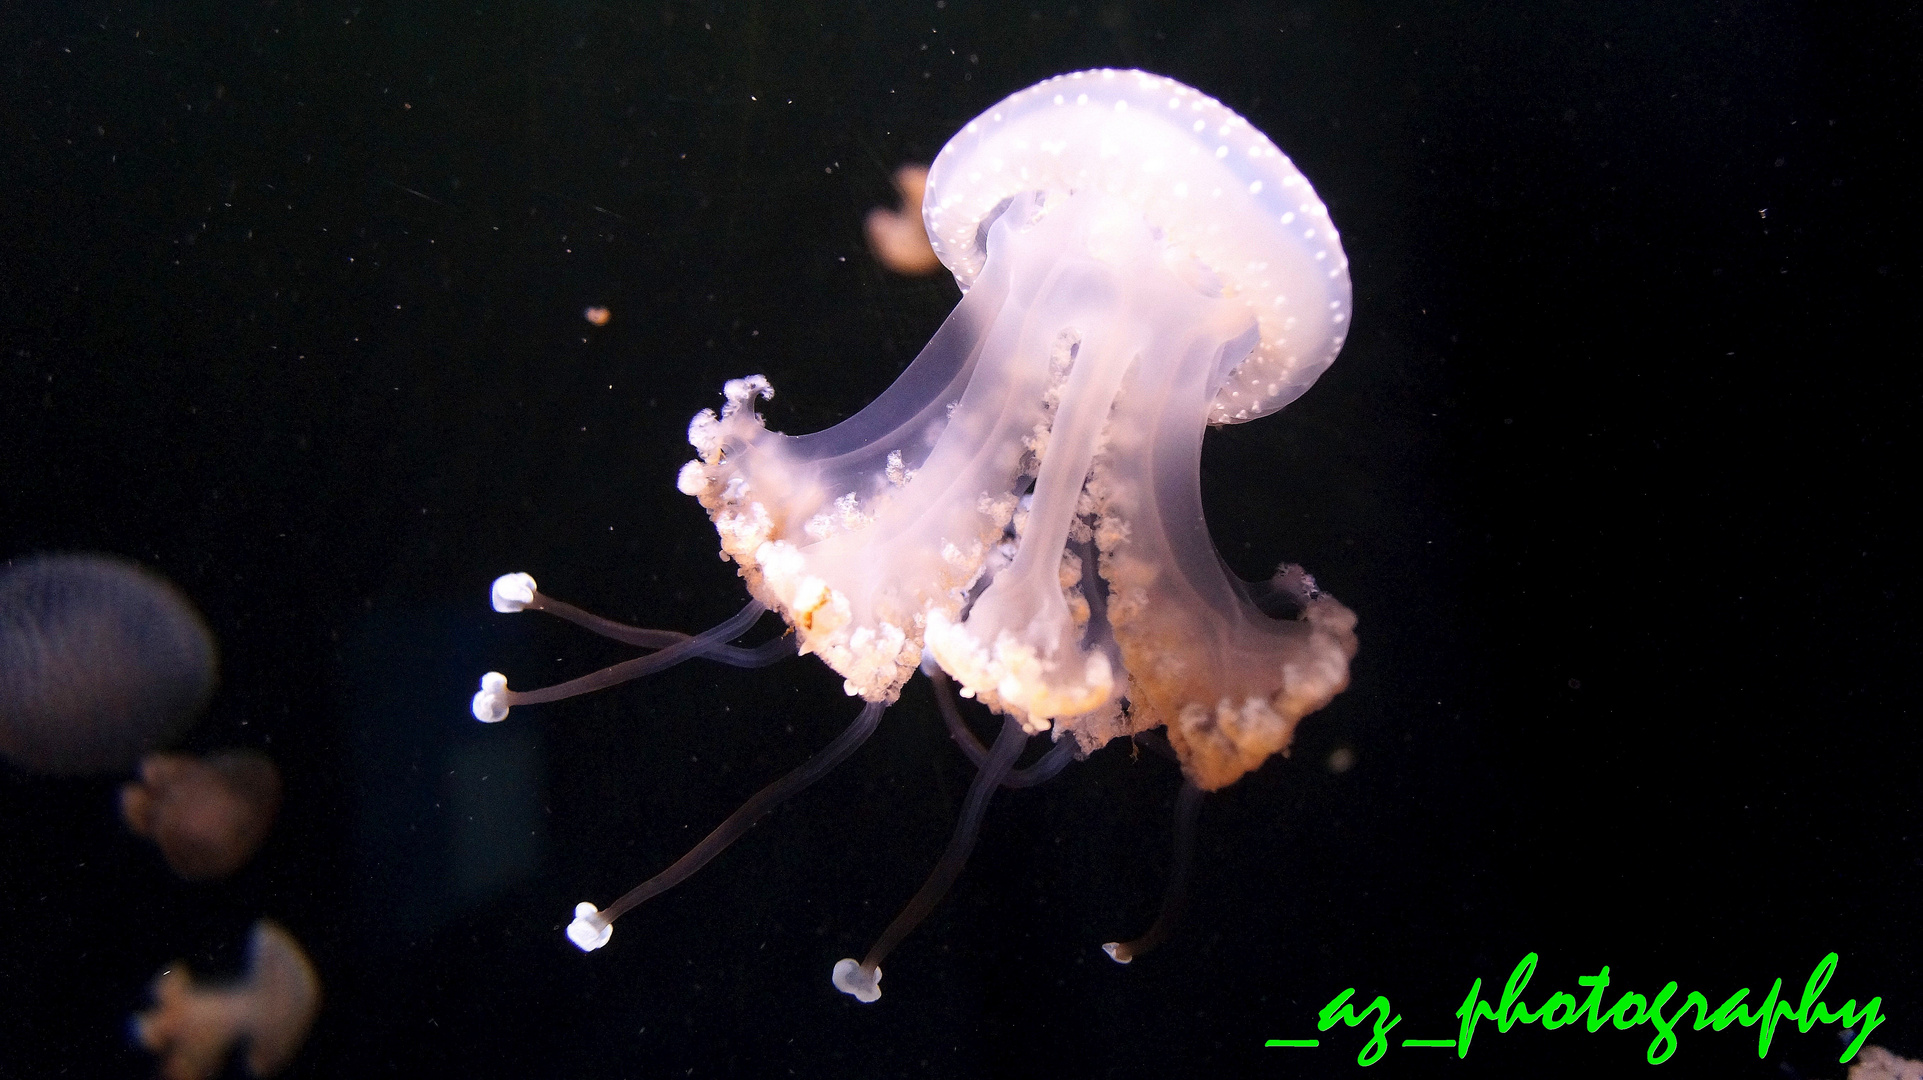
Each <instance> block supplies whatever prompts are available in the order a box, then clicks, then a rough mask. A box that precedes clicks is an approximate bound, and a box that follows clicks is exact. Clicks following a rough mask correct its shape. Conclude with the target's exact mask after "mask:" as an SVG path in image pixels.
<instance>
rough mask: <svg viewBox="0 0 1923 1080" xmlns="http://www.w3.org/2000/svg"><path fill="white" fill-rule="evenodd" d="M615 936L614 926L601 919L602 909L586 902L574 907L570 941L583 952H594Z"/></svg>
mask: <svg viewBox="0 0 1923 1080" xmlns="http://www.w3.org/2000/svg"><path fill="white" fill-rule="evenodd" d="M613 936H614V925H613V924H612V923H610V922H608V921H607V920H606V919H603V918H602V917H601V909H600V908H597V907H595V906H594V905H593V904H590V903H588V902H587V901H586V900H583V901H581V902H580V903H578V904H576V905H574V921H573V922H571V923H569V924H568V940H569V941H572V942H574V947H575V948H577V949H580V950H581V951H582V952H593V951H594V950H596V949H598V948H600V947H601V946H603V945H606V944H607V943H608V939H609V938H610V937H613Z"/></svg>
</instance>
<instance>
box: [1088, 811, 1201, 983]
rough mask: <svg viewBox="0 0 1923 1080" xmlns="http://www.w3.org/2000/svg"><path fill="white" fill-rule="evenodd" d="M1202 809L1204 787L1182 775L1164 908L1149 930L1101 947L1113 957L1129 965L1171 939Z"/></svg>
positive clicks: (1184, 894)
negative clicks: (1197, 820) (1173, 848)
mask: <svg viewBox="0 0 1923 1080" xmlns="http://www.w3.org/2000/svg"><path fill="white" fill-rule="evenodd" d="M1201 810H1202V789H1201V788H1199V787H1196V786H1195V781H1193V780H1190V779H1188V778H1187V777H1183V778H1182V790H1181V792H1180V793H1179V794H1177V795H1176V796H1175V858H1174V860H1173V862H1172V865H1171V866H1170V867H1169V880H1168V891H1167V892H1165V893H1163V894H1162V910H1161V912H1160V913H1159V914H1157V915H1156V916H1155V922H1154V923H1153V924H1151V925H1150V926H1149V928H1148V932H1147V933H1145V934H1143V935H1142V936H1141V937H1138V938H1135V939H1134V940H1132V941H1110V942H1107V943H1105V944H1103V946H1102V951H1103V952H1105V953H1107V954H1108V958H1109V959H1110V960H1113V961H1115V962H1116V963H1118V964H1126V963H1128V962H1129V961H1130V960H1133V959H1135V958H1136V957H1138V956H1141V955H1142V954H1143V953H1146V952H1148V951H1149V950H1150V949H1153V948H1155V947H1156V946H1157V945H1160V944H1161V943H1162V942H1164V941H1166V940H1168V936H1169V934H1170V933H1172V932H1173V931H1174V930H1175V927H1176V924H1178V923H1180V922H1181V921H1182V909H1183V907H1184V906H1185V905H1186V903H1187V900H1188V882H1189V864H1190V863H1191V862H1192V861H1193V858H1194V855H1195V820H1196V818H1197V817H1199V816H1200V814H1201Z"/></svg>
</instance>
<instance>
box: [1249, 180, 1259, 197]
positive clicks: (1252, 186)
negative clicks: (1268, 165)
mask: <svg viewBox="0 0 1923 1080" xmlns="http://www.w3.org/2000/svg"><path fill="white" fill-rule="evenodd" d="M1249 194H1251V195H1260V194H1262V181H1260V180H1254V181H1250V183H1249Z"/></svg>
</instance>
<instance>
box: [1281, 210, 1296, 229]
mask: <svg viewBox="0 0 1923 1080" xmlns="http://www.w3.org/2000/svg"><path fill="white" fill-rule="evenodd" d="M1294 220H1295V211H1293V210H1291V211H1289V212H1288V213H1286V214H1283V215H1282V224H1284V225H1287V224H1288V223H1289V222H1291V221H1294Z"/></svg>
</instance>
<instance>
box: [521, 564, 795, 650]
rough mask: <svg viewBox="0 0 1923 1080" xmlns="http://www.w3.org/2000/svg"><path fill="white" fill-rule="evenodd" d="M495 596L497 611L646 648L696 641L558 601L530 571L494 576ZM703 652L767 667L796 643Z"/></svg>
mask: <svg viewBox="0 0 1923 1080" xmlns="http://www.w3.org/2000/svg"><path fill="white" fill-rule="evenodd" d="M492 597H493V602H494V610H496V611H501V612H514V611H544V612H546V613H548V614H549V615H552V616H554V617H555V618H557V619H565V620H567V621H568V622H571V623H573V624H574V625H576V626H579V627H582V628H583V629H586V630H588V631H591V632H593V633H596V634H599V635H601V636H602V637H604V638H609V639H612V640H614V641H619V642H621V643H622V644H625V645H634V646H637V647H639V648H643V649H666V648H670V647H672V646H675V645H680V644H682V643H683V642H686V641H690V640H693V638H694V636H695V635H693V634H684V633H682V632H681V631H679V630H655V629H651V628H649V627H645V626H630V625H628V624H627V623H622V622H615V621H614V620H613V619H609V618H605V617H603V616H600V615H596V614H595V613H594V612H592V611H586V610H584V609H582V608H578V607H575V606H574V605H573V604H570V603H568V602H566V601H565V600H557V599H555V598H554V597H552V596H549V595H548V594H546V593H544V592H542V591H540V589H539V588H538V587H537V586H536V585H535V583H534V578H532V577H530V576H529V575H527V574H503V575H502V576H501V577H499V578H497V579H495V582H494V589H493V593H492ZM700 655H701V656H703V657H705V658H707V659H709V660H719V661H721V662H722V663H724V664H731V665H733V666H735V667H741V668H756V667H766V666H768V665H769V664H772V663H774V662H775V661H776V660H781V659H785V658H786V657H789V656H792V655H794V643H793V642H789V641H784V639H783V638H776V639H775V640H773V641H769V642H765V643H763V644H761V645H757V646H752V647H743V646H740V645H726V644H715V645H711V646H709V647H708V648H707V649H705V650H704V651H703V652H702V653H701V654H700Z"/></svg>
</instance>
